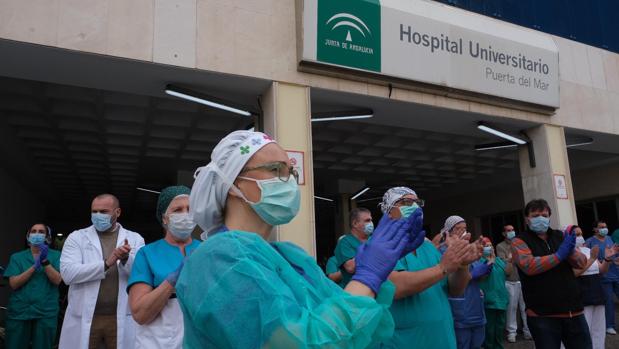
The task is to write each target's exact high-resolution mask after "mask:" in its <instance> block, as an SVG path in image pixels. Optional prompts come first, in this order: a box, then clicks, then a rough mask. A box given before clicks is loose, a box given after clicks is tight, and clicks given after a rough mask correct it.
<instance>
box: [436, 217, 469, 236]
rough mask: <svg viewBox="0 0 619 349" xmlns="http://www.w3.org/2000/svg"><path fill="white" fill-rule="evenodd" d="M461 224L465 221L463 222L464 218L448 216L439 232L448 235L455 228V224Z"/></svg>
mask: <svg viewBox="0 0 619 349" xmlns="http://www.w3.org/2000/svg"><path fill="white" fill-rule="evenodd" d="M462 222H466V221H465V220H464V218H462V217H460V216H449V217H447V219H446V220H445V225H443V229H441V232H443V233H449V232H450V231H451V230H452V229H453V228H454V227H455V226H456V224H458V223H462Z"/></svg>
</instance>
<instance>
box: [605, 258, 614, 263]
mask: <svg viewBox="0 0 619 349" xmlns="http://www.w3.org/2000/svg"><path fill="white" fill-rule="evenodd" d="M604 261H605V262H606V263H610V262H612V261H613V260H612V259H608V258H606V257H604Z"/></svg>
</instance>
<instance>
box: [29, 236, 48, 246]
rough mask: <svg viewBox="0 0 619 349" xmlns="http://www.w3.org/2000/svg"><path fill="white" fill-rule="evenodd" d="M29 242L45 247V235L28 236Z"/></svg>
mask: <svg viewBox="0 0 619 349" xmlns="http://www.w3.org/2000/svg"><path fill="white" fill-rule="evenodd" d="M28 242H29V243H30V244H31V245H35V246H36V245H43V243H45V234H41V233H32V234H30V236H28Z"/></svg>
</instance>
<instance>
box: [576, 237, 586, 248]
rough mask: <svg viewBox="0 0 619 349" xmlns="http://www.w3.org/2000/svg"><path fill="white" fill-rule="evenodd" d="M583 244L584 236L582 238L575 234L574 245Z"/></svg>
mask: <svg viewBox="0 0 619 349" xmlns="http://www.w3.org/2000/svg"><path fill="white" fill-rule="evenodd" d="M584 244H585V238H583V237H582V236H577V237H576V246H578V247H580V246H583V245H584Z"/></svg>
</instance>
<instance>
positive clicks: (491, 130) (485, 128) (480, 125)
mask: <svg viewBox="0 0 619 349" xmlns="http://www.w3.org/2000/svg"><path fill="white" fill-rule="evenodd" d="M477 128H478V129H480V130H482V131H484V132H488V133H491V134H493V135H495V136H498V137H501V138H503V139H507V140H508V141H511V142H514V143H516V144H519V145H524V144H527V141H525V140H522V139H520V138H516V137H514V136H510V135H508V134H507V133H505V132H501V131H499V130H496V129H494V128H491V127H488V126H486V125H485V124H484V123H482V122H480V123H478V124H477Z"/></svg>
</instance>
